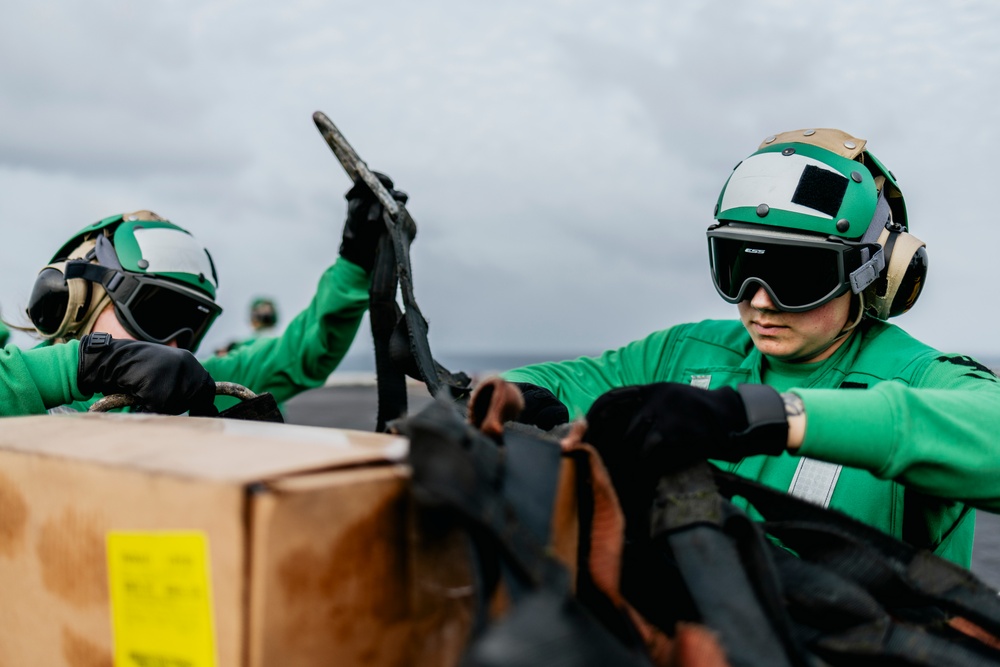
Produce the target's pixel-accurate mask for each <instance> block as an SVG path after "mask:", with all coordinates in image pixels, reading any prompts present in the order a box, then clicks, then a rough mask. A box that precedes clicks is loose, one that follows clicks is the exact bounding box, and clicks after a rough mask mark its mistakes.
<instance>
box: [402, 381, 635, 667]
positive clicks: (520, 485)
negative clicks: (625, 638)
mask: <svg viewBox="0 0 1000 667" xmlns="http://www.w3.org/2000/svg"><path fill="white" fill-rule="evenodd" d="M394 426H395V427H396V428H398V430H399V432H400V433H402V434H404V435H406V436H408V437H409V439H410V449H409V458H408V462H409V464H410V466H411V469H412V476H411V491H412V495H413V499H414V502H415V504H416V506H417V508H418V510H419V511H423V512H430V513H437V516H439V517H440V518H442V519H443V520H444V521H451V522H454V523H455V525H458V526H459V527H461V528H462V529H463V530H464V532H465V533H466V534H467V535H468V537H469V541H470V544H471V553H472V565H473V573H474V588H475V615H474V620H473V627H472V635H471V638H470V644H469V647H468V649H467V651H466V653H465V655H464V657H463V659H462V661H461V665H462V667H501V666H502V667H529V666H532V667H534V666H541V665H546V666H549V665H551V666H553V667H570V666H573V667H586V666H590V665H593V666H594V667H597V666H598V665H611V664H614V665H624V666H626V667H629V666H632V667H644V666H647V665H648V662H646V660H645V659H644V658H643V657H641V656H639V655H638V654H636V653H635V652H634V651H629V650H628V649H626V648H625V647H624V646H623V645H622V644H620V643H619V642H618V641H617V640H616V639H615V638H614V637H613V636H612V635H611V634H609V633H608V632H607V631H606V630H605V629H604V628H603V627H602V626H601V625H600V624H599V623H598V622H597V621H596V620H595V619H594V618H593V617H592V616H591V615H590V614H589V613H588V612H587V611H586V610H585V609H584V607H583V606H582V605H580V604H579V603H578V602H577V601H576V600H575V599H573V598H572V596H571V592H570V589H571V586H570V576H569V572H568V571H567V570H566V568H565V567H564V566H563V565H562V564H561V563H559V562H558V561H557V560H556V559H555V558H553V557H552V556H551V555H550V554H549V553H548V549H547V546H548V544H549V542H550V539H551V517H552V512H553V506H554V501H555V493H556V489H557V484H558V479H559V471H560V463H561V460H562V459H561V451H560V448H559V445H558V443H557V442H555V441H553V440H548V439H543V438H540V437H535V436H533V435H529V434H527V433H521V432H514V431H506V432H505V433H504V436H503V442H502V443H501V444H498V443H497V442H495V441H494V440H492V439H490V438H488V437H486V436H485V435H483V434H481V433H480V432H479V431H477V430H476V429H474V428H473V427H471V426H470V425H469V424H467V423H465V421H464V419H463V418H462V416H461V415H460V414H459V413H458V411H457V409H456V406H455V405H454V403H453V402H452V401H449V400H448V399H447V398H446V397H443V396H439V397H438V399H437V400H436V401H435V402H434V403H432V404H431V405H429V406H428V407H427V408H425V409H424V410H422V411H421V412H420V413H418V414H416V415H414V416H412V417H409V418H407V419H405V420H400V421H397V422H395V424H394ZM500 576H502V577H503V581H504V584H505V588H506V591H507V592H508V594H509V596H510V600H511V605H512V609H511V610H510V611H508V612H507V614H506V615H505V616H504V617H503V618H502V619H500V620H499V621H496V622H493V621H491V619H490V617H489V605H490V600H491V599H492V597H493V594H494V592H495V590H496V585H497V584H498V582H499V578H500Z"/></svg>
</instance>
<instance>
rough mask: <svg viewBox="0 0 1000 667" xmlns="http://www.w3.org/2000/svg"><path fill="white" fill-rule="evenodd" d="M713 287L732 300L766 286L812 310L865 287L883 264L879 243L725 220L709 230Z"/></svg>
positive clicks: (798, 308) (783, 302)
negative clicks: (739, 225) (730, 223)
mask: <svg viewBox="0 0 1000 667" xmlns="http://www.w3.org/2000/svg"><path fill="white" fill-rule="evenodd" d="M708 252H709V259H710V261H711V265H712V279H713V281H714V282H715V289H716V290H717V291H718V292H719V294H720V295H721V296H722V298H723V299H725V300H726V301H728V302H729V303H739V302H740V301H743V300H744V299H750V298H752V297H753V294H754V292H755V291H756V289H757V286H758V285H759V286H760V287H763V288H764V289H765V290H766V291H767V293H768V295H769V296H770V297H771V301H773V302H774V305H775V306H777V307H778V308H779V309H781V310H784V311H788V312H793V313H794V312H804V311H807V310H812V309H813V308H816V307H818V306H821V305H823V304H824V303H826V302H828V301H830V300H831V299H834V298H836V297H838V296H840V295H841V294H844V293H846V292H847V291H848V290H851V291H853V292H854V293H855V294H858V293H860V292H861V291H863V290H864V289H865V288H866V287H867V286H868V285H870V284H871V283H872V282H874V280H875V279H876V278H877V277H878V275H879V272H880V271H881V270H882V269H883V268H884V266H885V262H884V260H883V256H882V247H881V246H880V245H878V244H877V243H861V242H851V241H845V240H843V239H840V238H837V237H820V236H815V235H808V234H795V233H790V232H779V231H776V230H773V229H771V230H768V231H766V232H761V231H758V230H757V229H754V228H752V227H737V226H735V225H727V226H721V227H717V228H715V229H710V230H709V231H708Z"/></svg>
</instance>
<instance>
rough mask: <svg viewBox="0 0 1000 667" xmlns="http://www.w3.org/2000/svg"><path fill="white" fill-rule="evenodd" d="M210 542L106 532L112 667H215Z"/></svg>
mask: <svg viewBox="0 0 1000 667" xmlns="http://www.w3.org/2000/svg"><path fill="white" fill-rule="evenodd" d="M208 566H209V562H208V539H207V538H206V537H205V535H204V534H203V533H198V532H155V533H131V532H110V533H108V584H109V586H110V588H111V625H112V629H113V632H114V644H115V667H149V666H150V665H157V666H160V665H163V667H168V666H169V667H175V666H176V667H215V664H216V663H215V628H214V623H213V620H212V585H211V581H212V580H211V577H210V574H209V567H208Z"/></svg>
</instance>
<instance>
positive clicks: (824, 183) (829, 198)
mask: <svg viewBox="0 0 1000 667" xmlns="http://www.w3.org/2000/svg"><path fill="white" fill-rule="evenodd" d="M845 192H847V179H846V178H844V177H843V176H841V175H840V174H838V173H836V172H833V171H830V170H829V169H820V168H819V167H816V166H814V165H811V164H810V165H806V168H805V169H803V170H802V176H801V177H800V178H799V184H798V186H796V188H795V194H793V195H792V203H793V204H798V205H799V206H808V207H809V208H811V209H814V210H816V211H819V212H820V213H825V214H826V215H828V216H830V217H831V218H832V217H833V216H835V215H837V211H839V210H840V204H841V203H842V202H843V201H844V193H845Z"/></svg>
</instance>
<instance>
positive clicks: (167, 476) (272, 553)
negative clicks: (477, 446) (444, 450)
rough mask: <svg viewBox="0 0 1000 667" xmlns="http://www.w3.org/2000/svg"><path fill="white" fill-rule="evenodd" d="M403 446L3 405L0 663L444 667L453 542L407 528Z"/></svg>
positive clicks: (460, 554)
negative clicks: (28, 413)
mask: <svg viewBox="0 0 1000 667" xmlns="http://www.w3.org/2000/svg"><path fill="white" fill-rule="evenodd" d="M406 445H407V443H406V440H405V439H403V438H399V437H395V436H388V435H381V434H374V433H363V432H355V431H341V430H336V429H325V428H316V427H308V426H293V425H286V424H270V423H259V422H239V421H232V420H219V419H195V418H187V417H160V416H143V415H109V414H104V415H96V414H84V415H59V416H42V417H23V418H13V419H4V420H3V428H2V430H0V591H2V598H0V667H12V666H22V665H32V666H49V665H52V666H59V665H65V666H67V667H97V666H100V667H110V666H111V665H129V666H133V665H134V666H136V667H182V666H183V667H210V666H214V665H219V666H226V667H229V666H232V667H265V666H267V667H270V666H278V665H281V666H282V667H297V666H307V665H308V666H313V665H324V666H328V665H356V664H357V665H360V664H363V665H411V664H419V665H453V664H455V663H456V662H457V660H458V658H459V656H460V655H461V652H462V650H463V648H464V643H465V640H466V637H467V632H468V627H469V622H470V603H471V592H472V591H471V586H470V582H471V577H470V571H469V567H468V563H467V560H466V558H467V551H466V550H465V548H464V547H463V545H462V542H461V537H460V536H459V535H457V534H456V535H453V536H451V537H450V538H449V539H446V540H440V539H433V540H430V539H424V536H422V535H420V534H419V531H417V530H416V529H415V522H414V521H413V520H412V514H411V507H410V505H409V496H408V493H407V487H406V485H407V477H408V470H407V468H406V466H405V465H403V464H402V463H400V461H402V460H403V457H404V456H405V452H406ZM561 487H562V488H561V491H560V497H561V501H560V505H561V507H562V509H561V510H560V512H559V513H558V516H557V517H556V519H555V526H556V530H557V532H559V533H560V534H561V538H560V542H561V546H559V547H558V550H559V551H560V552H561V553H563V554H564V556H565V558H566V560H567V562H570V561H572V553H573V546H572V545H573V544H574V543H575V522H574V518H575V517H574V514H573V510H574V507H573V506H572V502H571V496H572V492H571V487H572V481H571V480H569V479H568V478H567V476H566V475H564V479H563V480H562V481H561Z"/></svg>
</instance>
